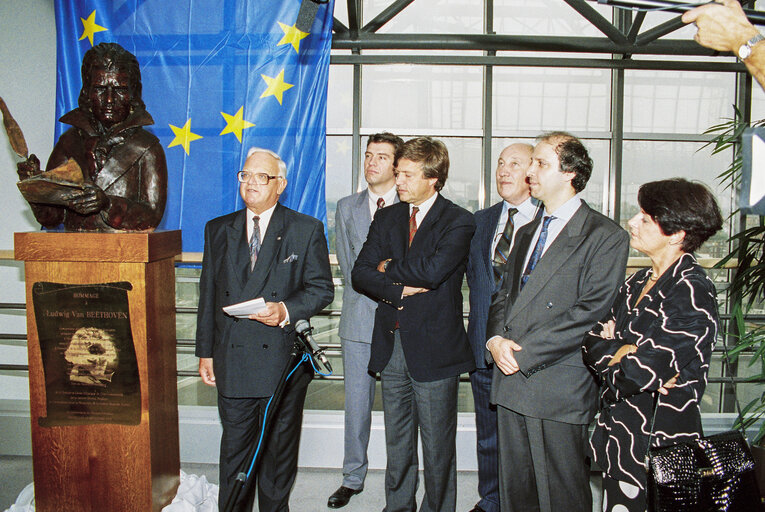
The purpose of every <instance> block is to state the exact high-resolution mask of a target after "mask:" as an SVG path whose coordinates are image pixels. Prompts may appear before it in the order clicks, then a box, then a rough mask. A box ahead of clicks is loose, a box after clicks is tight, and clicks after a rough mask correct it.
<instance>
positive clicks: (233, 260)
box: [226, 209, 250, 290]
mask: <svg viewBox="0 0 765 512" xmlns="http://www.w3.org/2000/svg"><path fill="white" fill-rule="evenodd" d="M226 237H227V242H228V245H227V246H228V247H229V250H228V251H226V252H227V255H228V264H229V266H230V267H231V272H230V274H231V275H235V276H237V279H238V281H239V289H240V290H241V289H242V288H244V285H245V283H246V282H247V276H248V272H249V268H248V264H249V262H250V249H249V244H248V242H247V210H246V209H244V210H241V211H240V212H239V215H236V216H235V217H234V220H233V222H231V224H229V225H228V226H226Z"/></svg>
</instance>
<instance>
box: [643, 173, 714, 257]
mask: <svg viewBox="0 0 765 512" xmlns="http://www.w3.org/2000/svg"><path fill="white" fill-rule="evenodd" d="M638 204H639V205H640V208H642V209H643V211H644V212H646V213H647V214H648V215H650V216H651V218H652V219H653V220H654V221H655V222H656V223H657V224H658V225H659V227H660V228H661V231H662V232H663V233H664V234H665V235H667V236H669V235H673V234H675V233H677V232H678V231H685V239H684V240H683V245H682V249H683V250H684V251H685V252H694V251H695V250H697V249H698V248H699V247H701V244H703V243H704V242H706V241H707V239H709V237H710V236H712V235H714V234H715V233H717V232H718V231H719V230H720V229H721V228H722V223H723V219H722V214H721V213H720V207H719V206H717V201H716V200H715V196H714V195H713V194H712V191H711V190H709V188H708V187H707V186H706V185H703V184H701V183H696V182H690V181H688V180H684V179H682V178H672V179H669V180H660V181H651V182H649V183H645V184H644V185H642V186H641V187H640V190H639V191H638Z"/></svg>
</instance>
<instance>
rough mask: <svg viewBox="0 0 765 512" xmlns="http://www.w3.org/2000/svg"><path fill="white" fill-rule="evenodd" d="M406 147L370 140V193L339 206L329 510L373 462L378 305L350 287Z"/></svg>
mask: <svg viewBox="0 0 765 512" xmlns="http://www.w3.org/2000/svg"><path fill="white" fill-rule="evenodd" d="M403 144H404V141H403V140H401V137H397V136H396V135H393V134H392V133H387V132H383V133H375V134H372V135H370V136H369V139H368V140H367V150H366V151H365V152H364V179H365V180H366V182H367V188H365V189H364V190H362V191H361V192H356V193H355V194H351V195H350V196H347V197H344V198H342V199H341V200H340V201H338V202H337V211H336V214H335V233H336V246H337V262H338V263H339V264H340V271H341V272H342V273H343V277H344V278H345V283H344V286H343V310H342V312H341V314H340V326H339V327H338V335H339V336H340V343H341V346H342V349H343V385H344V389H345V432H344V433H345V443H344V455H343V483H342V484H341V485H340V487H339V488H338V489H337V490H336V491H335V492H334V493H332V495H331V496H330V497H329V500H327V506H328V507H330V508H341V507H344V506H345V505H347V504H348V502H349V501H350V499H351V497H353V496H354V495H356V494H358V493H360V492H361V491H362V490H363V489H364V480H365V479H366V475H367V467H368V466H369V459H368V457H367V448H368V446H369V432H370V429H371V426H372V403H373V402H374V398H375V385H376V381H375V377H374V376H373V375H370V373H369V370H367V366H368V365H369V353H370V346H371V343H372V325H373V323H374V319H375V309H377V302H375V301H374V300H372V299H370V298H369V297H367V296H365V295H363V294H361V293H359V292H357V291H356V290H354V289H353V286H351V269H352V268H353V264H354V263H355V262H356V257H357V256H358V255H359V251H360V250H361V246H362V245H364V241H365V240H366V239H367V233H368V232H369V224H371V222H372V218H373V217H374V216H375V213H376V212H377V211H378V210H380V209H382V208H384V207H386V206H390V205H392V204H394V203H398V194H397V193H396V177H395V176H394V175H393V159H394V157H395V156H396V150H397V149H398V148H400V147H401V146H402V145H403Z"/></svg>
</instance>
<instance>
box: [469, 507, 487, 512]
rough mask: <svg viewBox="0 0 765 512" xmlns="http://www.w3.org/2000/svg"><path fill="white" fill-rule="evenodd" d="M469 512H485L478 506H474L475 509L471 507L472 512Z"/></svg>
mask: <svg viewBox="0 0 765 512" xmlns="http://www.w3.org/2000/svg"><path fill="white" fill-rule="evenodd" d="M470 512H485V510H484V509H482V508H481V507H479V506H478V505H476V506H475V507H473V510H471V511H470Z"/></svg>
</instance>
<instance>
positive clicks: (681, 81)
mask: <svg viewBox="0 0 765 512" xmlns="http://www.w3.org/2000/svg"><path fill="white" fill-rule="evenodd" d="M624 77H625V81H624V82H625V85H624V131H625V132H637V133H649V132H650V133H702V132H704V131H705V130H706V129H707V128H709V127H710V126H714V125H716V124H718V123H720V121H721V119H722V118H725V117H732V116H733V107H732V105H733V102H734V100H735V87H734V86H735V76H734V75H733V74H732V73H707V72H703V73H702V72H690V71H642V70H640V71H636V70H628V71H625V73H624Z"/></svg>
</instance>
